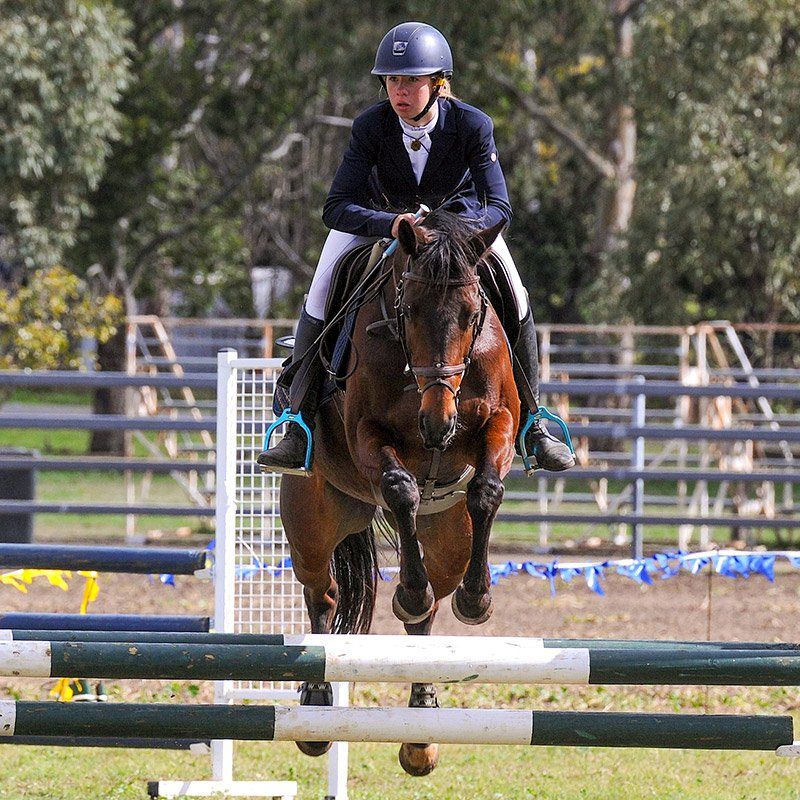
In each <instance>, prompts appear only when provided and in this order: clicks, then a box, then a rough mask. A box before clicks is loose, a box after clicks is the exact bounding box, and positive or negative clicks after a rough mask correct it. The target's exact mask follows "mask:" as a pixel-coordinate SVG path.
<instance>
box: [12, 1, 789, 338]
mask: <svg viewBox="0 0 800 800" xmlns="http://www.w3.org/2000/svg"><path fill="white" fill-rule="evenodd" d="M0 2H2V0H0ZM24 7H25V9H33V13H31V14H29V15H27V16H25V15H23V14H22V12H21V11H20V9H22V8H23V4H22V3H21V2H14V3H10V2H6V3H5V6H4V8H7V9H10V10H11V11H13V13H11V14H10V15H8V14H7V17H8V19H9V20H11V21H13V24H14V25H15V26H16V27H15V28H14V31H15V32H16V31H17V30H19V31H22V33H24V35H22V34H20V35H16V36H15V37H13V38H12V37H11V36H10V33H9V31H10V30H11V27H10V25H11V22H6V21H4V22H3V23H0V70H3V72H2V76H4V77H7V78H11V79H12V80H11V83H9V82H8V81H5V82H3V81H0V98H3V99H2V100H0V108H2V109H3V110H4V111H5V107H6V106H8V105H9V102H10V101H9V98H11V97H12V96H19V92H20V91H21V90H22V89H24V88H25V86H28V87H29V90H28V91H29V94H30V95H31V99H30V101H29V105H30V108H28V106H27V105H25V104H20V105H21V108H9V113H6V114H5V116H6V118H7V120H11V122H10V123H7V124H6V127H3V125H4V123H0V132H2V137H5V138H4V139H0V141H3V142H5V141H14V142H19V141H22V139H19V136H20V135H21V134H15V135H17V137H18V138H17V139H13V140H12V139H10V138H9V137H10V136H11V134H10V133H9V131H13V130H17V128H19V130H25V131H28V133H27V134H26V135H28V136H29V137H30V136H33V133H31V132H30V130H28V128H25V127H24V125H22V123H23V122H24V120H22V121H20V118H21V115H22V114H23V113H25V114H35V115H39V116H38V117H36V119H37V120H39V121H44V123H46V124H43V125H41V126H40V125H39V124H38V122H36V121H34V122H33V123H30V125H29V128H31V130H33V131H34V132H38V131H39V130H40V128H41V131H42V133H41V136H42V137H46V136H50V137H51V139H52V140H53V141H55V140H57V137H58V136H61V137H62V138H63V139H64V140H65V141H73V140H75V141H78V142H79V143H82V142H83V141H84V139H82V138H79V139H77V140H76V139H75V137H76V136H78V133H80V136H81V137H85V140H86V142H89V141H91V142H92V143H93V145H92V147H90V146H89V145H88V144H86V147H84V148H83V149H81V147H79V145H78V144H76V145H75V146H74V150H75V152H76V153H84V154H85V153H87V152H90V153H91V154H93V155H94V156H95V159H94V160H93V161H92V162H91V165H92V168H91V169H88V167H87V166H86V159H85V158H84V159H83V161H79V163H78V166H79V167H80V168H78V166H76V159H75V158H73V159H72V160H70V161H69V163H67V164H66V165H63V164H61V162H58V164H57V165H54V166H52V167H50V166H48V165H47V164H48V162H47V161H46V159H45V158H44V156H42V158H41V159H40V161H41V163H42V164H43V165H44V166H43V167H42V169H43V170H44V171H42V173H41V178H40V179H38V182H35V183H32V182H28V183H27V184H24V185H23V182H22V181H21V178H20V175H22V172H21V170H22V169H23V167H24V165H25V164H26V163H27V162H26V160H25V159H26V158H27V159H30V158H34V156H35V154H36V153H37V152H38V151H37V149H36V147H33V146H30V145H27V144H26V145H25V147H22V146H21V145H15V147H16V149H13V148H11V149H9V147H11V146H10V145H7V144H3V148H4V149H3V151H2V153H3V155H2V159H3V160H2V162H0V170H3V171H4V173H3V177H4V178H5V177H6V175H5V173H8V175H9V176H10V178H11V180H4V182H3V184H0V226H5V227H6V228H7V235H6V238H9V237H10V236H12V235H13V236H14V237H15V238H14V239H13V242H12V243H11V245H9V247H10V248H11V249H12V250H13V251H14V252H15V254H17V255H19V254H23V255H24V254H26V253H28V252H29V251H30V248H29V247H28V245H27V244H26V242H31V241H34V240H40V243H44V244H42V247H40V248H38V250H37V252H40V251H41V252H44V254H45V255H46V256H47V259H48V260H47V261H46V262H42V263H53V262H54V260H57V258H58V256H59V254H60V253H61V251H62V250H63V243H64V242H66V241H69V240H70V237H71V236H72V235H73V232H74V230H75V222H76V220H77V218H78V217H79V216H80V227H79V229H78V242H77V244H76V245H75V246H74V247H73V248H72V249H71V250H70V251H69V252H68V254H67V255H66V261H67V263H68V264H69V265H70V266H72V267H73V268H74V269H75V270H76V271H77V272H79V273H81V274H88V271H89V270H90V268H91V270H92V274H99V276H100V278H101V279H102V282H103V290H104V291H109V292H114V293H116V294H118V295H120V296H123V297H124V298H125V300H126V305H127V307H128V309H129V310H131V311H133V310H136V309H137V307H138V308H139V309H140V310H147V311H155V312H174V311H180V312H183V313H192V314H210V313H223V314H224V313H232V314H236V315H250V314H251V313H252V307H251V302H250V290H249V283H250V281H249V270H250V268H251V267H254V266H264V265H283V266H286V267H288V268H289V269H291V270H292V271H293V274H294V277H295V280H296V285H297V293H298V296H299V294H300V293H301V292H302V291H303V290H304V289H305V288H306V287H307V285H308V281H309V279H310V275H311V273H312V272H313V269H314V265H315V261H316V258H317V255H318V253H319V250H320V248H321V245H322V242H323V240H324V235H325V230H324V227H323V226H322V224H321V221H320V218H319V216H320V215H319V210H320V208H321V205H322V202H323V199H324V196H325V193H326V191H327V188H328V186H329V184H330V181H331V178H332V176H333V172H334V170H335V169H336V167H337V165H338V161H339V158H340V156H341V153H342V151H343V149H344V147H345V144H346V141H347V135H348V134H347V119H349V118H352V117H353V116H354V115H355V114H356V113H357V112H358V110H359V109H361V108H363V107H365V106H366V105H368V104H370V103H372V102H374V101H375V100H376V99H378V97H379V94H378V86H377V83H376V81H375V80H374V79H373V78H371V77H370V76H369V67H370V65H371V60H372V56H373V53H374V49H375V46H376V44H377V42H378V41H379V39H380V36H381V35H382V34H383V33H384V32H385V31H386V30H388V28H390V27H391V26H392V25H394V24H396V23H398V22H400V21H402V20H403V19H414V18H416V19H424V20H425V21H428V22H430V23H432V24H434V25H436V26H437V27H439V28H440V29H441V30H442V31H443V32H444V33H445V35H446V36H447V37H448V38H449V40H450V41H451V43H452V46H453V51H454V58H455V64H456V73H455V76H454V81H453V87H454V90H455V92H456V94H457V95H458V96H460V97H462V98H463V99H464V100H465V101H466V102H469V103H473V104H475V105H478V106H479V107H481V108H483V109H484V110H486V111H487V112H488V113H490V114H491V115H492V116H493V118H494V120H495V128H496V139H497V142H498V148H499V152H500V158H501V161H502V164H503V168H504V170H505V173H506V176H507V179H508V183H509V188H510V192H511V199H512V204H513V206H514V210H515V216H514V221H513V223H512V227H511V229H510V231H509V233H508V239H509V242H510V244H511V247H512V251H513V252H514V254H515V257H516V260H517V263H518V266H519V267H520V271H521V273H522V275H523V279H524V281H525V283H526V285H527V286H528V288H529V290H530V292H531V297H532V300H533V303H534V309H535V313H536V315H537V317H538V318H539V319H541V320H543V321H544V320H546V321H554V322H568V321H592V322H600V321H609V322H616V321H625V320H632V321H639V322H670V323H676V322H691V321H695V320H698V319H703V318H714V317H729V318H732V319H735V320H778V321H791V320H794V319H797V318H798V316H800V299H799V298H800V285H798V284H799V283H800V279H799V278H798V275H800V270H798V249H799V248H800V236H798V234H797V232H796V230H797V226H796V219H797V217H798V212H799V211H800V201H798V196H800V171H798V170H799V169H800V168H798V164H800V157H799V156H800V153H798V145H797V142H796V139H797V137H796V135H795V131H796V130H797V129H798V123H799V122H800V118H799V117H800V111H799V110H798V109H800V103H798V99H799V98H798V90H797V87H798V86H800V80H799V79H800V74H798V73H799V72H800V60H799V59H798V41H800V11H798V10H797V7H796V5H795V4H794V3H793V2H792V1H791V0H767V2H766V3H755V2H754V0H723V2H722V3H721V4H717V5H715V6H708V5H707V4H704V3H702V2H700V0H690V1H689V2H688V3H684V4H679V5H675V4H670V3H668V2H666V1H665V0H642V1H641V2H640V1H639V0H619V2H617V3H615V4H597V3H596V2H593V0H576V2H574V3H570V4H567V5H564V4H555V3H553V2H552V0H513V2H507V0H506V1H505V2H504V1H503V0H486V2H485V3H483V4H482V6H481V8H480V13H479V14H477V13H476V11H475V8H474V7H472V6H470V5H468V4H467V5H462V6H446V7H445V6H435V5H434V6H431V4H430V3H423V2H421V0H408V2H406V3H405V4H404V5H403V6H402V7H400V6H398V5H397V4H396V3H388V2H385V3H377V4H376V3H374V2H372V3H367V2H365V1H364V0H354V2H352V3H347V4H337V5H331V4H330V3H324V2H322V0H286V2H282V3H274V2H271V0H241V2H238V3H235V4H234V3H231V2H230V0H207V1H206V2H200V0H184V2H182V3H173V2H166V1H164V2H154V3H140V2H138V0H113V8H112V7H110V6H109V5H108V3H102V2H98V3H92V4H90V3H88V2H86V3H79V2H78V0H71V2H67V0H61V2H59V3H56V4H45V3H44V0H37V2H35V3H33V4H26V5H25V6H24ZM614 9H616V10H617V13H616V15H615V12H614ZM620 9H626V12H625V13H626V14H627V17H626V18H627V19H628V21H629V22H630V23H631V26H632V27H631V31H632V35H631V42H632V46H631V49H630V53H629V54H627V55H625V54H624V53H622V51H621V49H620V46H619V45H620V38H619V30H620V13H619V10H620ZM87 14H90V15H95V16H96V17H97V20H98V21H99V22H100V21H102V24H99V22H98V24H97V25H94V26H93V28H92V32H93V34H94V36H95V38H96V39H97V43H96V44H94V45H92V46H91V47H90V45H89V43H88V42H87V41H85V40H86V39H87V37H83V39H82V41H81V43H80V45H79V46H76V47H75V48H73V49H72V50H71V51H70V52H67V53H64V54H63V58H60V59H59V58H54V59H52V61H53V63H59V64H63V66H62V67H61V68H60V71H58V70H55V68H53V69H51V70H50V71H49V72H48V71H43V66H42V64H40V63H38V62H36V63H33V61H32V58H33V57H32V56H31V55H30V54H31V53H36V52H39V50H37V47H38V48H39V49H41V50H42V52H44V50H43V49H42V48H44V44H43V38H42V37H43V34H42V32H41V31H42V30H45V29H46V30H47V31H48V37H47V38H48V42H50V41H51V40H52V41H51V43H50V44H49V45H48V47H50V48H51V50H52V49H53V48H55V49H56V52H57V53H60V52H61V51H60V50H58V48H59V47H63V48H67V44H66V43H65V42H66V40H67V38H68V35H67V33H66V31H67V29H68V23H67V19H68V18H69V15H73V16H74V17H76V18H77V19H78V20H81V19H85V18H86V15H87ZM97 15H99V16H97ZM29 18H30V19H34V18H35V19H39V20H44V21H43V22H41V25H40V27H36V26H33V23H30V22H29V21H28V20H29ZM93 18H94V17H93ZM124 19H127V20H128V22H127V27H126V23H125V22H124V21H123V20H124ZM26 26H27V27H26ZM51 28H52V33H51V31H50V29H51ZM120 31H127V35H128V40H129V42H130V49H129V55H130V63H129V67H128V74H129V81H128V85H127V88H126V89H125V90H124V92H123V93H122V94H121V96H120V98H119V99H118V100H117V101H116V102H115V103H114V113H105V112H101V111H99V109H100V107H101V105H102V103H106V105H105V106H103V107H104V108H106V109H108V108H109V103H110V102H112V99H113V97H114V92H116V91H119V89H120V86H121V85H122V83H121V81H122V80H123V79H124V75H123V73H124V61H123V50H122V49H120V48H121V46H122V45H121V44H120V42H121V39H120V38H119V36H118V34H119V33H120ZM112 32H114V33H115V34H117V36H116V38H115V37H114V36H112ZM34 34H35V35H34ZM36 36H38V37H39V39H36V38H35V37H36ZM26 37H27V38H26ZM29 39H30V40H32V41H33V40H35V41H34V44H36V42H38V44H36V46H34V44H31V45H30V46H28V49H27V50H23V49H21V48H20V45H19V44H18V43H17V42H18V40H19V41H21V42H23V43H24V42H26V41H28V40H29ZM92 41H94V39H93V40H92ZM26 46H27V45H26ZM15 48H17V49H16V50H15ZM48 52H50V51H48ZM26 53H27V54H28V55H25V54H26ZM104 53H105V56H103V54H104ZM110 54H113V55H114V57H115V59H116V60H114V58H112V57H111V55H110ZM102 57H105V58H106V59H107V61H109V59H110V61H109V63H112V64H113V66H114V67H115V69H116V70H117V71H116V72H114V70H110V71H109V70H106V71H105V72H104V73H103V75H101V76H100V77H99V78H98V77H97V74H96V73H97V70H98V69H99V67H98V65H99V64H100V63H101V60H102ZM32 64H33V66H32ZM78 64H87V65H89V67H88V69H87V70H85V72H81V73H80V75H84V76H85V74H86V72H88V73H90V74H91V75H92V76H93V80H92V82H91V87H90V89H85V88H84V90H82V92H72V93H69V96H68V97H62V96H61V95H58V93H57V92H56V91H55V89H54V88H52V87H57V86H58V85H60V84H58V83H57V81H58V80H61V77H59V76H62V77H63V76H64V75H66V76H68V77H69V76H72V78H74V80H75V81H78V78H80V75H77V72H76V70H77V66H76V65H78ZM31 70H34V71H33V72H31ZM35 70H39V71H38V72H37V71H35ZM93 70H94V71H93ZM25 75H29V76H32V77H30V80H31V81H32V83H31V84H25V83H24V76H25ZM76 75H77V77H75V76H76ZM100 78H102V80H101V79H100ZM64 79H65V80H66V78H64ZM506 82H507V83H506ZM78 85H82V84H80V82H79V81H78ZM30 86H34V87H36V91H35V92H33V90H32V89H30ZM509 86H510V87H511V88H509ZM48 87H51V88H48ZM54 98H55V99H54ZM526 99H527V100H530V101H531V103H532V104H534V105H535V106H536V107H537V108H538V109H539V111H538V112H537V113H532V112H531V111H530V109H527V108H526V106H525V103H524V102H523V101H524V100H526ZM56 100H57V101H58V102H60V103H61V105H60V106H59V105H58V103H57V102H56ZM65 103H68V104H70V103H71V104H72V105H68V107H66V108H65V107H64V104H65ZM82 104H83V106H85V107H86V109H87V110H85V111H79V109H80V108H81V107H83V106H82ZM624 106H627V107H629V108H630V109H631V112H632V115H633V126H632V128H631V132H632V133H633V134H634V135H635V137H636V152H635V195H634V197H633V204H634V208H633V211H634V213H633V215H632V216H631V217H630V219H629V222H628V223H627V225H626V227H625V228H624V230H617V231H615V234H616V238H615V240H614V241H613V242H610V244H609V243H608V242H606V244H604V245H600V246H599V245H598V242H599V241H602V237H599V236H598V231H602V230H603V228H604V227H605V228H607V227H608V220H607V219H606V218H605V213H606V211H607V209H608V198H609V196H613V195H614V193H615V192H619V188H620V186H619V180H618V177H619V176H618V175H612V176H611V177H609V175H610V174H611V173H610V172H609V170H608V169H606V168H605V167H606V166H608V165H611V166H612V167H613V165H614V163H615V153H616V149H617V144H618V141H617V140H618V138H619V126H618V122H619V120H618V116H619V113H620V109H621V108H623V107H624ZM26 109H27V110H26ZM81 114H82V115H83V118H85V119H86V120H89V121H91V123H92V125H91V126H89V127H88V128H87V127H85V126H84V127H83V128H81V130H80V131H79V132H77V133H76V132H75V131H74V130H73V129H71V128H69V127H68V123H70V121H71V120H73V119H75V118H76V116H75V115H78V116H80V115H81ZM32 119H33V117H32ZM56 123H58V124H57V125H56ZM15 126H16V127H15ZM20 126H22V127H20ZM559 126H560V129H561V130H562V131H566V134H568V135H564V134H563V133H558V130H559ZM62 128H63V130H62ZM51 129H52V132H51V133H47V131H48V130H51ZM115 134H116V135H117V138H114V136H115ZM53 137H56V138H53ZM615 137H616V138H615ZM51 139H47V141H48V142H50V141H51ZM25 141H27V140H25ZM34 144H35V142H34ZM104 148H107V152H106V151H105V150H104ZM40 149H41V148H40ZM69 153H72V150H69ZM69 153H67V152H65V153H63V154H62V153H60V152H59V153H58V154H57V155H58V157H59V158H61V159H62V160H63V159H66V158H67V155H69ZM52 158H55V156H51V160H52ZM103 158H104V160H103ZM598 164H599V165H600V166H598ZM10 165H11V166H10ZM20 165H22V166H20ZM12 166H13V168H12ZM67 167H69V168H67ZM14 170H17V171H16V172H15V171H14ZM76 176H77V177H76ZM98 178H99V180H98ZM75 181H77V183H76V182H75ZM62 184H67V185H66V187H65V186H63V185H62ZM95 184H96V185H95ZM92 186H94V187H95V188H94V189H92V191H91V192H90V194H89V196H88V204H87V208H83V207H82V206H81V205H80V203H78V202H75V203H72V202H71V200H70V201H69V203H68V205H69V208H70V212H69V213H68V214H66V212H65V214H62V213H61V210H60V209H61V205H63V204H64V203H65V202H67V200H66V199H69V198H79V199H80V200H81V202H83V199H84V198H85V191H86V187H92ZM76 187H77V188H76ZM12 191H13V192H16V195H14V196H18V197H22V198H23V200H24V201H25V202H24V203H23V205H22V206H20V205H19V203H17V206H13V205H12V204H11V200H12V199H13V198H12ZM54 198H55V199H54ZM65 198H66V199H65ZM25 203H28V205H29V206H30V207H34V208H35V209H37V210H36V213H35V214H34V216H33V218H32V220H33V221H32V223H31V225H30V226H27V227H25V226H22V227H20V224H19V222H18V214H17V212H16V211H13V209H14V208H22V207H23V206H24V205H25ZM48 203H49V204H50V205H49V206H48V205H47V204H48ZM42 204H44V205H42ZM55 205H58V209H55V211H54V210H53V209H54V208H55ZM3 209H5V210H3ZM87 209H88V210H87ZM15 214H17V216H14V215H15ZM4 215H5V216H4ZM52 220H54V222H52V224H51V222H50V221H52ZM26 237H27V238H26ZM1 242H2V239H0V243H1ZM53 242H56V243H57V244H58V246H55V245H52V246H51V243H53ZM45 244H46V246H45ZM34 249H36V248H34ZM2 256H3V254H2V252H0V260H1V259H2ZM24 257H25V258H28V260H29V261H30V259H29V257H28V256H27V255H24ZM38 257H39V258H42V257H43V256H42V255H40V256H38Z"/></svg>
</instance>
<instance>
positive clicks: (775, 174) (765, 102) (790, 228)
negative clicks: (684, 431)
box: [623, 0, 800, 323]
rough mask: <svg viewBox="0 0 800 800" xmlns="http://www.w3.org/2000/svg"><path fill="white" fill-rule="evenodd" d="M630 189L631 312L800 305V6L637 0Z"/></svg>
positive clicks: (713, 314) (791, 312) (797, 310)
mask: <svg viewBox="0 0 800 800" xmlns="http://www.w3.org/2000/svg"><path fill="white" fill-rule="evenodd" d="M640 41H641V46H642V49H641V52H640V59H639V63H638V66H637V70H636V81H637V96H638V97H639V98H640V100H639V114H640V120H641V125H642V128H643V131H644V132H645V136H644V137H643V141H642V147H641V151H640V159H639V165H638V168H639V174H640V176H641V177H640V187H641V189H640V192H641V195H640V197H641V203H640V206H639V208H638V209H637V213H636V217H635V220H634V226H633V233H632V236H631V250H630V258H629V260H628V261H627V262H625V263H624V264H623V268H624V269H625V271H626V272H627V274H628V275H629V278H630V282H631V291H630V294H629V307H632V306H633V305H634V304H635V306H636V316H637V318H638V319H641V320H642V321H652V322H664V321H666V320H669V321H671V322H672V323H674V322H676V321H681V322H690V321H694V320H696V319H698V318H703V317H705V318H712V319H717V318H729V319H732V320H734V321H740V320H751V321H767V322H777V321H796V320H797V319H798V318H800V236H798V229H797V220H798V219H800V143H799V141H798V137H797V131H798V128H800V106H798V103H797V86H798V85H800V57H799V56H800V50H799V45H800V10H798V8H797V5H796V4H795V3H793V2H788V0H768V1H767V2H760V3H757V4H756V3H754V2H751V1H750V0H726V2H724V3H721V4H717V5H716V6H715V8H714V10H713V13H712V11H711V9H710V8H709V7H707V6H706V5H705V4H703V3H701V2H690V3H688V4H686V5H684V6H682V7H681V8H680V9H678V8H677V7H675V6H673V5H670V4H669V3H661V2H654V3H653V4H652V6H651V5H650V4H648V14H647V15H646V16H645V17H644V18H643V21H642V30H641V32H640Z"/></svg>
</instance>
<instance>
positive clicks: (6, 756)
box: [0, 684, 797, 800]
mask: <svg viewBox="0 0 800 800" xmlns="http://www.w3.org/2000/svg"><path fill="white" fill-rule="evenodd" d="M405 691H406V689H405V687H403V688H402V689H400V688H397V689H395V688H393V687H385V686H380V685H378V684H369V685H360V686H359V687H358V690H357V692H356V698H355V702H356V703H357V704H359V705H364V704H373V705H374V704H377V703H380V704H385V705H402V704H404V700H405ZM440 698H441V701H442V704H443V705H447V706H463V707H484V708H493V707H494V708H496V707H517V708H545V709H552V708H558V709H564V708H579V709H583V708H588V709H592V710H596V709H598V708H613V709H614V710H625V711H631V710H634V711H640V710H652V711H665V710H666V711H679V710H682V711H684V712H695V713H698V712H701V711H703V710H705V708H706V707H708V706H709V705H710V706H711V708H710V710H711V711H713V712H723V713H767V712H773V711H774V709H775V708H786V707H787V706H789V707H792V705H793V704H794V698H793V695H792V693H791V692H789V691H788V690H785V689H743V690H740V691H739V692H737V693H736V694H735V695H733V696H731V694H730V692H729V690H727V689H724V688H716V687H713V688H711V689H709V690H708V692H707V691H706V690H704V689H702V688H684V689H681V688H678V689H675V688H670V687H647V689H646V690H644V691H643V690H641V689H639V690H632V689H626V688H623V687H609V688H604V687H569V688H565V687H552V686H551V687H529V686H494V687H474V686H450V687H446V688H443V689H442V690H441V691H440ZM115 699H116V698H115ZM126 699H130V698H126ZM137 699H139V700H140V701H142V700H143V699H144V700H151V699H156V700H159V701H161V702H169V698H168V697H166V696H159V695H156V697H155V698H153V696H152V695H150V696H148V697H146V698H141V697H140V698H137ZM187 700H188V701H189V702H191V698H187V697H186V696H185V695H184V696H181V693H180V691H179V696H178V698H177V701H187ZM173 702H175V701H174V700H173ZM55 755H56V751H51V750H47V749H46V748H38V747H37V748H32V747H11V746H7V747H5V748H4V750H3V771H2V775H3V777H2V778H0V788H1V789H2V796H3V799H4V800H23V798H24V799H25V800H29V799H30V798H53V797H56V796H57V797H58V798H59V800H84V799H85V798H86V797H87V793H86V787H87V786H91V787H92V789H91V794H90V795H89V796H91V797H98V798H100V797H102V798H120V799H124V798H141V797H142V796H143V789H144V782H145V781H147V780H154V779H173V780H174V779H182V780H186V779H190V778H191V779H208V778H210V759H208V758H207V757H199V756H192V755H189V754H186V753H170V752H164V751H145V752H141V753H140V752H138V751H121V750H114V749H108V750H104V751H102V755H100V753H98V752H97V751H85V752H84V753H81V751H78V750H67V749H64V750H59V751H58V755H59V756H60V758H59V763H60V767H61V768H60V769H59V771H58V778H57V781H58V791H57V794H56V793H55V789H54V787H55V780H54V756H55ZM100 760H102V768H101V769H99V768H98V762H99V761H100ZM235 763H236V770H237V774H236V775H235V777H238V778H240V779H247V780H268V779H274V780H296V781H297V782H298V784H299V786H300V790H301V796H303V797H322V796H324V795H325V793H326V791H325V789H326V763H325V761H324V760H323V759H309V758H306V757H305V756H302V755H301V754H300V753H299V752H298V751H297V750H296V749H295V747H294V745H293V744H291V743H286V742H265V743H258V742H244V743H239V744H237V745H236V760H235ZM795 784H796V765H795V764H794V763H793V762H792V760H791V759H779V758H776V757H775V756H774V755H772V754H770V753H763V752H714V751H690V750H675V751H671V750H653V749H642V750H625V749H613V748H557V747H537V748H530V747H521V746H520V747H507V746H499V745H495V746H480V747H479V746H467V745H443V746H442V747H441V752H440V763H439V766H438V767H437V768H436V770H435V771H434V772H433V773H432V774H431V775H430V776H428V777H425V778H422V779H419V778H411V777H409V776H407V775H405V774H404V773H403V772H402V770H401V768H400V766H399V765H398V763H397V745H394V744H370V743H357V744H351V745H350V780H349V796H350V797H351V798H352V800H383V799H384V798H388V797H391V798H393V799H394V800H450V798H462V797H465V796H469V797H472V798H479V799H482V798H485V799H486V800H495V798H502V799H503V800H515V799H517V798H518V799H519V800H529V799H530V798H537V800H586V799H587V798H597V800H600V799H601V798H602V799H603V800H608V799H609V798H613V799H614V800H617V799H618V800H645V799H646V798H647V799H650V798H659V800H665V799H667V800H671V799H673V798H674V800H678V798H680V799H681V800H683V799H684V798H687V797H690V798H695V799H696V800H742V799H743V798H762V797H769V798H773V799H774V800H781V799H782V798H787V799H788V798H795V797H796V796H797V795H796V788H795Z"/></svg>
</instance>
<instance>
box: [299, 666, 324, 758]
mask: <svg viewBox="0 0 800 800" xmlns="http://www.w3.org/2000/svg"><path fill="white" fill-rule="evenodd" d="M300 705H301V706H332V705H333V687H332V686H331V685H330V683H328V682H327V681H325V682H324V683H311V682H308V681H305V682H303V683H301V684H300ZM295 744H296V745H297V749H298V750H300V752H301V753H305V754H306V755H307V756H314V757H316V756H321V755H324V754H325V753H327V752H328V750H330V749H331V743H330V742H295Z"/></svg>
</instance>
